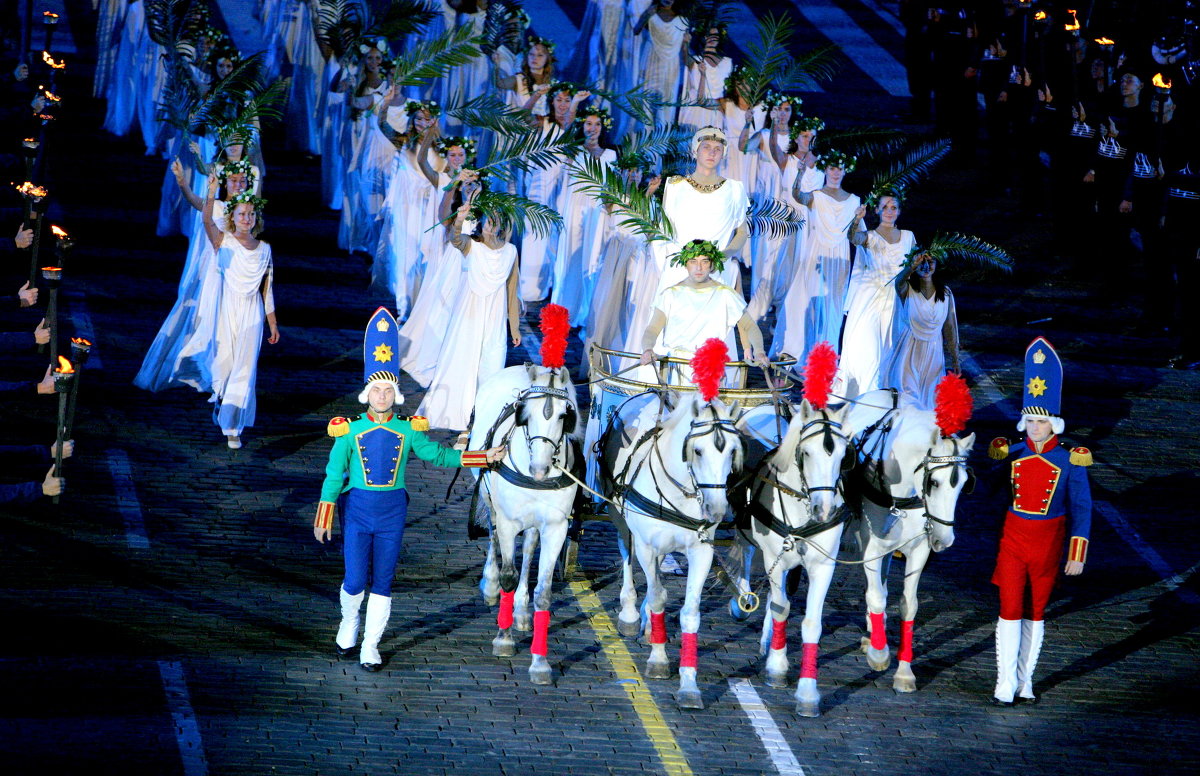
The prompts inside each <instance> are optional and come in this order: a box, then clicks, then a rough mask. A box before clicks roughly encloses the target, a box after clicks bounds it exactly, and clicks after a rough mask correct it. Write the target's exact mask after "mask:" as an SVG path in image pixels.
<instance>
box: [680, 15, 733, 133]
mask: <svg viewBox="0 0 1200 776" xmlns="http://www.w3.org/2000/svg"><path fill="white" fill-rule="evenodd" d="M707 27H708V29H706V30H703V31H702V32H703V33H704V51H703V52H701V54H700V56H698V57H688V63H687V68H686V70H685V71H684V75H683V99H682V100H681V102H699V103H705V102H707V103H712V107H703V106H702V105H685V106H683V107H681V108H680V109H679V123H680V124H682V125H683V126H686V127H690V128H691V129H694V130H695V129H699V128H700V127H720V126H722V125H723V121H724V112H723V111H722V108H721V103H720V102H718V101H719V100H723V99H724V97H725V81H726V79H728V78H729V76H730V74H732V73H733V60H732V59H730V58H729V57H726V56H722V55H721V53H720V48H721V44H722V42H724V40H725V36H726V35H727V30H726V28H725V25H723V24H709V25H707Z"/></svg>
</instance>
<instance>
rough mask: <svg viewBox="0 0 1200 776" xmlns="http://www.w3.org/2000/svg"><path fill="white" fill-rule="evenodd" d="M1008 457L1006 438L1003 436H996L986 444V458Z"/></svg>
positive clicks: (999, 458)
mask: <svg viewBox="0 0 1200 776" xmlns="http://www.w3.org/2000/svg"><path fill="white" fill-rule="evenodd" d="M1007 457H1008V440H1007V439H1005V438H1004V437H996V438H995V439H993V440H992V443H991V444H990V445H988V458H991V459H992V460H994V461H1003V460H1004V459H1005V458H1007Z"/></svg>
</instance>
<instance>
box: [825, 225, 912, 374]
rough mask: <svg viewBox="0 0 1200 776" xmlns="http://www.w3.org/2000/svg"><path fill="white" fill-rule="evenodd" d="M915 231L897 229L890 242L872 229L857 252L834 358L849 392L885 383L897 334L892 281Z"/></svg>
mask: <svg viewBox="0 0 1200 776" xmlns="http://www.w3.org/2000/svg"><path fill="white" fill-rule="evenodd" d="M913 242H914V238H913V233H912V232H910V231H908V230H907V229H902V230H900V239H898V240H897V241H896V242H894V243H890V242H888V241H887V240H885V239H883V237H882V236H880V234H879V233H878V232H876V231H875V230H874V229H872V230H871V231H870V232H867V243H866V245H864V246H862V247H861V248H860V249H859V250H858V253H857V256H856V257H855V262H854V269H853V270H851V272H850V287H849V289H848V290H847V291H846V331H845V334H844V335H843V337H842V357H841V360H840V362H839V364H838V366H839V368H840V369H841V372H842V379H843V382H844V385H845V390H846V391H848V392H849V393H848V394H847V395H848V396H856V395H858V394H860V393H865V392H867V391H874V390H877V389H879V388H888V387H890V386H887V385H884V383H885V382H887V381H886V380H885V379H884V377H885V376H884V374H883V373H882V370H883V368H884V367H886V366H887V363H888V361H889V360H890V358H891V354H892V348H893V346H894V339H895V316H896V290H895V287H894V286H893V282H894V281H895V279H896V275H897V273H899V272H900V265H901V264H903V263H904V259H905V257H907V256H908V253H909V251H911V250H912V248H913Z"/></svg>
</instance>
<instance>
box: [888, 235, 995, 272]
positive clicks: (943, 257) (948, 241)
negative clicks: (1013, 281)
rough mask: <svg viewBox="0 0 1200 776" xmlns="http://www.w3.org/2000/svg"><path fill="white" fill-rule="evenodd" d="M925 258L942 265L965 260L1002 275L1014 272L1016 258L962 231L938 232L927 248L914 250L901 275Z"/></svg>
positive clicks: (905, 262)
mask: <svg viewBox="0 0 1200 776" xmlns="http://www.w3.org/2000/svg"><path fill="white" fill-rule="evenodd" d="M924 255H928V256H930V257H931V258H933V259H936V260H937V262H938V264H939V265H942V266H946V265H947V264H949V263H951V262H960V261H961V262H967V263H969V264H974V265H976V266H979V267H984V268H987V269H998V270H1000V271H1001V272H1012V270H1013V257H1012V256H1011V255H1009V253H1008V251H1006V250H1004V249H1003V248H1001V247H1000V246H998V245H992V244H991V243H989V242H986V241H984V240H981V239H980V238H978V237H976V236H974V235H970V234H962V233H960V232H951V233H949V234H943V233H938V234H937V235H936V236H935V237H934V238H933V239H932V240H930V241H929V244H928V245H927V246H924V247H921V246H917V247H914V248H913V249H912V251H911V252H910V253H909V254H908V256H907V258H906V259H905V261H904V264H903V265H902V266H901V272H902V273H903V272H907V271H908V270H909V269H911V267H912V266H913V265H914V264H915V263H916V261H917V259H918V258H919V257H921V256H924Z"/></svg>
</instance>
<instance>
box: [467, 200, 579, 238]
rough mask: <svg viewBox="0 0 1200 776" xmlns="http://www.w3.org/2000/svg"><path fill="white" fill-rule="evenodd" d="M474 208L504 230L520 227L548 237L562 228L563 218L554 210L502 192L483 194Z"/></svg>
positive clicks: (476, 201)
mask: <svg viewBox="0 0 1200 776" xmlns="http://www.w3.org/2000/svg"><path fill="white" fill-rule="evenodd" d="M473 208H474V209H478V210H479V212H480V213H481V214H482V215H483V216H485V217H487V218H490V219H493V220H494V221H495V222H496V223H497V224H499V225H500V227H501V228H502V229H513V228H514V227H517V226H520V227H521V228H522V229H528V230H529V231H532V232H534V233H535V234H537V235H539V236H542V237H548V236H549V235H550V233H551V232H552V231H553V230H554V229H559V228H561V227H562V216H561V215H559V214H558V211H556V210H554V209H553V208H549V207H546V206H545V205H542V204H540V203H538V202H534V201H533V200H531V199H526V198H525V197H518V196H516V195H515V194H506V193H504V192H501V191H484V192H482V193H481V194H480V195H479V196H478V197H477V198H476V199H475V204H474V206H473Z"/></svg>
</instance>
